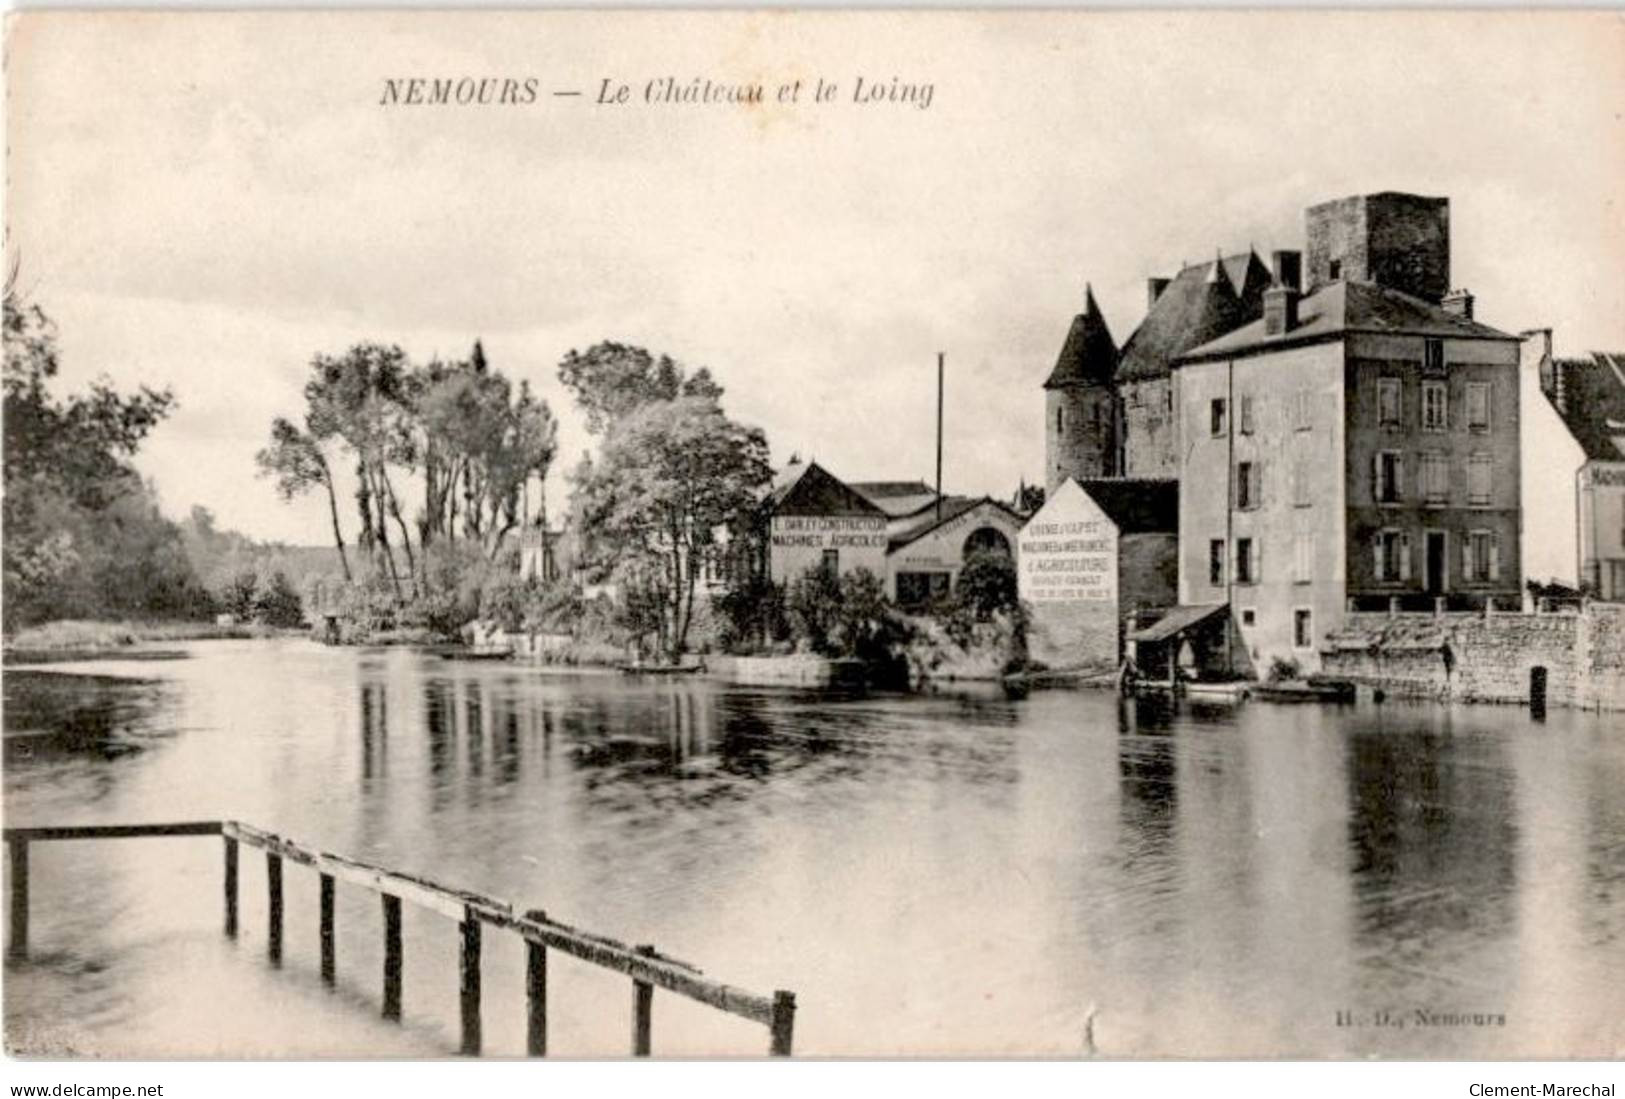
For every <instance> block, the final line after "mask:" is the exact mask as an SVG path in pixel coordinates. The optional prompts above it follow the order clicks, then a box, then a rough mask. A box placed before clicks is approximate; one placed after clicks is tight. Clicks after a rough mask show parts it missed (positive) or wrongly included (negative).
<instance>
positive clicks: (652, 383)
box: [559, 341, 723, 435]
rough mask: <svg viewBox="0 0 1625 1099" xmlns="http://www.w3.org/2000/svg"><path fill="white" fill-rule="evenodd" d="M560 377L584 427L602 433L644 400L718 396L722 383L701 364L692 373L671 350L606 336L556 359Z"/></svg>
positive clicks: (659, 400)
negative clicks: (661, 352) (656, 351)
mask: <svg viewBox="0 0 1625 1099" xmlns="http://www.w3.org/2000/svg"><path fill="white" fill-rule="evenodd" d="M559 380H560V381H561V382H563V383H564V385H565V388H567V389H568V390H570V392H571V393H572V394H574V395H575V399H576V404H577V405H578V406H579V407H580V409H581V411H582V414H583V415H585V416H586V418H587V430H588V431H590V432H592V433H593V434H594V435H603V434H604V433H606V432H607V431H608V430H609V429H610V427H611V426H612V425H614V424H615V423H617V422H619V421H621V420H624V419H626V418H627V417H629V416H631V415H632V414H633V413H634V412H636V411H637V410H638V409H640V408H642V407H643V406H644V405H649V404H655V403H659V402H664V401H674V400H676V399H677V398H679V397H704V398H709V399H710V400H711V401H713V402H718V403H720V402H721V400H722V392H723V391H722V386H720V385H718V384H717V382H716V379H714V378H712V377H711V372H710V371H709V370H707V369H706V368H705V367H703V366H702V367H700V368H699V369H698V370H696V371H695V372H694V373H693V374H692V375H688V374H686V372H685V371H684V370H683V368H682V367H681V366H680V365H678V364H677V363H676V362H675V361H673V360H672V359H671V358H670V357H669V356H666V355H661V356H659V357H658V358H657V357H655V356H654V355H651V354H650V353H649V352H648V351H645V350H644V349H643V348H641V347H632V346H629V345H627V344H620V343H614V342H612V341H605V342H602V343H598V344H594V345H593V346H592V347H589V348H588V349H587V350H586V351H584V352H579V351H575V350H571V351H570V352H569V353H568V354H566V355H565V356H564V360H563V361H562V362H561V363H559Z"/></svg>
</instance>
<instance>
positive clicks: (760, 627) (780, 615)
mask: <svg viewBox="0 0 1625 1099" xmlns="http://www.w3.org/2000/svg"><path fill="white" fill-rule="evenodd" d="M712 605H713V607H714V608H715V610H716V612H717V617H718V620H719V622H720V625H719V628H718V631H717V635H718V636H717V640H718V644H720V646H721V647H722V649H723V651H725V652H750V651H752V650H755V649H757V648H760V647H762V646H764V645H768V644H771V643H772V642H774V641H783V640H785V639H787V638H788V637H789V636H790V620H789V612H788V610H787V609H786V606H785V593H784V589H783V588H782V587H780V586H779V585H778V584H775V583H773V581H772V580H771V579H769V578H768V577H766V576H753V577H751V578H750V580H749V581H748V582H746V583H744V584H740V585H738V586H737V587H733V588H730V589H728V590H727V591H726V592H724V593H723V594H721V595H719V596H716V597H715V598H714V599H713V600H712Z"/></svg>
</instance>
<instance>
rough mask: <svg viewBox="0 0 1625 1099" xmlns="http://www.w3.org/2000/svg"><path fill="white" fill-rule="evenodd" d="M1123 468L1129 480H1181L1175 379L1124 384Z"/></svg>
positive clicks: (1167, 377)
mask: <svg viewBox="0 0 1625 1099" xmlns="http://www.w3.org/2000/svg"><path fill="white" fill-rule="evenodd" d="M1118 389H1119V390H1120V392H1121V394H1122V413H1121V416H1120V422H1121V425H1122V439H1121V444H1120V450H1121V453H1122V460H1121V462H1120V465H1121V467H1122V470H1123V475H1124V476H1125V477H1178V476H1179V418H1178V415H1177V411H1176V404H1177V402H1176V399H1175V397H1174V378H1173V377H1172V376H1171V375H1170V376H1166V377H1161V378H1144V379H1140V380H1128V381H1124V382H1122V383H1121V384H1120V385H1119V386H1118Z"/></svg>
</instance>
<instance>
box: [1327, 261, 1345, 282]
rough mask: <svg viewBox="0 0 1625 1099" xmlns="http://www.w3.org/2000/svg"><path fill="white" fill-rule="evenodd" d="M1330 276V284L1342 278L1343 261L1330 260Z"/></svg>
mask: <svg viewBox="0 0 1625 1099" xmlns="http://www.w3.org/2000/svg"><path fill="white" fill-rule="evenodd" d="M1330 275H1331V281H1332V282H1336V281H1337V280H1338V279H1340V278H1342V277H1343V261H1342V260H1340V259H1334V260H1332V262H1331V267H1330Z"/></svg>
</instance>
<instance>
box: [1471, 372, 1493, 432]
mask: <svg viewBox="0 0 1625 1099" xmlns="http://www.w3.org/2000/svg"><path fill="white" fill-rule="evenodd" d="M1489 429H1490V383H1489V382H1468V383H1467V430H1468V431H1488V430H1489Z"/></svg>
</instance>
